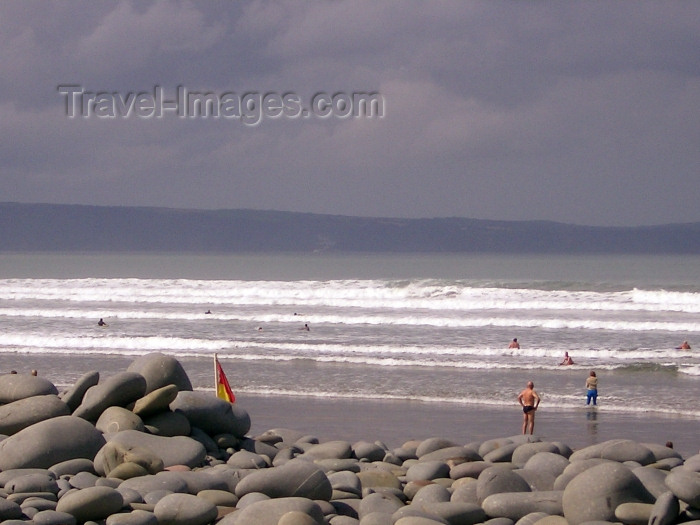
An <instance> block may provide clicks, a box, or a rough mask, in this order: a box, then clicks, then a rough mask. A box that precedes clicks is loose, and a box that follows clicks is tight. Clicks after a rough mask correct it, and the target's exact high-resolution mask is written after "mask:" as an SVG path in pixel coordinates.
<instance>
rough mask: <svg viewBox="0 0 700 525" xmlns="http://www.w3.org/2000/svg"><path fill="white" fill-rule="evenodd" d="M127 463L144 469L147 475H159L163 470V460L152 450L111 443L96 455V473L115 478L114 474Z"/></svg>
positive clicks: (117, 442)
mask: <svg viewBox="0 0 700 525" xmlns="http://www.w3.org/2000/svg"><path fill="white" fill-rule="evenodd" d="M126 463H132V464H134V463H135V464H136V465H138V466H141V467H143V469H144V471H145V472H144V473H145V474H157V473H158V472H160V471H161V470H163V468H164V465H163V460H162V459H161V457H160V456H158V455H157V454H156V453H155V452H153V451H152V450H151V449H150V448H146V447H139V446H136V445H131V444H125V443H120V442H119V441H109V442H107V443H106V444H105V446H104V447H102V448H101V449H100V450H99V452H98V453H97V454H96V455H95V471H96V472H97V473H98V474H100V475H101V476H112V477H116V476H114V472H115V470H116V469H117V468H119V467H120V466H121V465H124V464H126Z"/></svg>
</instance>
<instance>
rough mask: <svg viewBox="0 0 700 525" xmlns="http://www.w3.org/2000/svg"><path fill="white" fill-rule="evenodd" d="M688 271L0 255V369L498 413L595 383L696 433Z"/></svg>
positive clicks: (696, 372)
mask: <svg viewBox="0 0 700 525" xmlns="http://www.w3.org/2000/svg"><path fill="white" fill-rule="evenodd" d="M699 269H700V257H697V256H691V257H688V256H684V257H678V256H658V257H651V256H587V257H579V256H577V257H573V256H533V255H523V256H495V255H367V256H365V255H347V256H339V255H328V254H313V255H265V256H262V255H236V256H229V255H206V256H204V255H202V256H193V255H129V254H112V255H94V254H93V255H91V254H31V255H29V254H0V371H3V372H7V371H9V370H10V369H15V370H18V371H20V372H23V371H28V370H29V369H32V368H36V369H38V370H39V373H40V374H41V375H42V376H45V377H48V378H50V379H51V380H52V381H54V383H56V384H57V385H59V386H68V385H70V384H72V382H74V381H75V380H76V379H77V378H78V377H80V376H81V375H82V374H84V373H85V372H87V371H90V370H100V371H101V372H102V374H103V375H111V374H113V373H117V372H119V371H122V370H124V369H125V368H126V366H128V364H129V362H130V361H131V360H133V359H134V358H135V357H136V356H139V355H144V354H146V353H149V352H164V353H168V354H171V355H173V356H175V357H177V358H178V359H180V360H181V362H182V363H183V365H184V366H185V368H186V370H187V371H188V373H189V375H190V378H191V379H192V381H193V383H194V386H195V388H198V389H210V388H212V382H213V356H214V355H215V354H216V355H218V358H219V360H220V361H221V363H222V366H223V367H224V370H225V371H226V373H227V376H228V379H229V381H230V383H231V386H232V387H233V389H234V391H235V392H237V393H238V394H241V395H246V394H249V395H258V396H259V395H265V396H269V395H282V396H294V397H301V396H303V397H307V398H308V397H313V398H316V399H349V400H352V399H373V400H413V401H416V402H424V403H440V404H442V405H444V404H453V405H454V406H466V407H469V406H478V407H482V408H483V407H489V406H491V407H499V408H502V407H512V406H513V405H514V404H515V397H516V395H517V393H518V392H519V391H520V390H521V389H522V388H523V387H524V385H525V382H526V381H528V380H532V381H534V382H535V388H536V390H538V391H539V393H540V394H541V396H542V399H543V401H542V403H543V405H542V406H543V407H548V408H550V409H554V410H556V409H561V410H571V409H578V408H580V407H582V406H583V404H584V402H585V388H584V383H585V379H586V377H587V375H588V372H589V370H595V371H596V372H597V374H598V377H599V407H598V411H600V412H601V413H611V414H613V413H617V414H620V415H627V416H630V415H631V416H634V415H643V414H654V415H655V416H659V417H668V418H682V419H683V420H685V421H691V422H692V421H693V420H697V421H698V423H699V424H698V430H700V403H699V400H700V271H699ZM208 311H210V312H211V313H206V312H208ZM99 318H103V319H104V320H105V321H106V322H107V324H108V326H107V327H103V328H101V327H98V326H97V321H98V319H99ZM304 325H308V327H309V330H308V331H307V330H305V329H303V328H304ZM514 337H517V338H518V340H519V341H520V344H521V349H519V350H509V349H508V343H509V342H510V341H511V340H512V339H513V338H514ZM684 340H687V341H688V342H689V343H690V344H691V345H692V346H693V349H692V350H677V349H676V348H675V347H676V346H678V345H679V344H680V343H682V342H683V341H684ZM564 351H568V352H569V353H570V354H571V356H572V357H573V359H574V361H575V364H574V365H573V366H560V365H559V364H558V363H559V362H560V361H561V359H562V356H563V353H564Z"/></svg>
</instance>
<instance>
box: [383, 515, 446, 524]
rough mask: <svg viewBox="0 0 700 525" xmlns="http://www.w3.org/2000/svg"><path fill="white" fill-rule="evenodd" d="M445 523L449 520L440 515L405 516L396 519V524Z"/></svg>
mask: <svg viewBox="0 0 700 525" xmlns="http://www.w3.org/2000/svg"><path fill="white" fill-rule="evenodd" d="M443 523H447V520H443V519H441V518H439V517H438V516H434V517H429V518H426V517H423V516H404V517H402V518H399V519H398V520H396V521H395V522H394V525H441V524H443Z"/></svg>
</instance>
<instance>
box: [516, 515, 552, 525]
mask: <svg viewBox="0 0 700 525" xmlns="http://www.w3.org/2000/svg"><path fill="white" fill-rule="evenodd" d="M547 517H549V514H547V513H546V512H531V513H530V514H528V515H526V516H523V517H522V518H520V519H519V520H518V521H516V522H515V525H535V523H537V522H538V521H541V520H543V519H545V518H547Z"/></svg>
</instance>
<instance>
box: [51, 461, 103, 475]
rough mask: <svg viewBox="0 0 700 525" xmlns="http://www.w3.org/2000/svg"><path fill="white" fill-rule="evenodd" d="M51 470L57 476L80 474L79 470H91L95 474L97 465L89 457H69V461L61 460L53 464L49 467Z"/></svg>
mask: <svg viewBox="0 0 700 525" xmlns="http://www.w3.org/2000/svg"><path fill="white" fill-rule="evenodd" d="M49 472H51V473H52V474H53V475H54V476H55V477H57V478H59V477H61V476H64V475H74V474H78V473H79V472H90V473H92V474H95V465H94V464H93V462H92V461H91V460H89V459H87V458H76V459H69V460H67V461H61V462H60V463H56V464H55V465H51V467H49Z"/></svg>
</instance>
